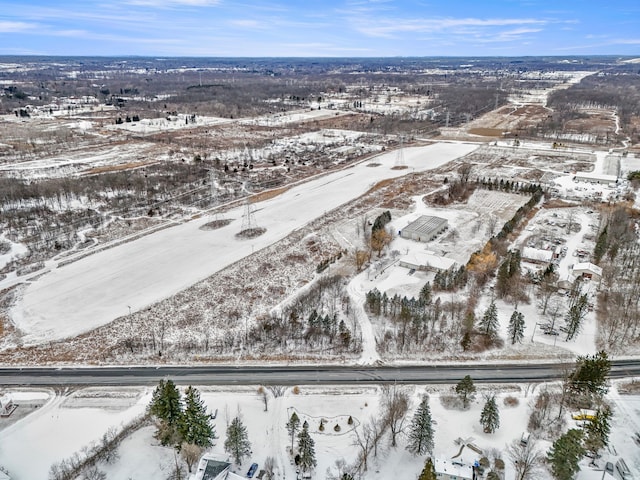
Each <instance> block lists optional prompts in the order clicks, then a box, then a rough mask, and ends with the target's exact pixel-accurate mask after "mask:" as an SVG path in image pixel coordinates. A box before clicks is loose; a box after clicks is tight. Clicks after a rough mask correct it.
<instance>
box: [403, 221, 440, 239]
mask: <svg viewBox="0 0 640 480" xmlns="http://www.w3.org/2000/svg"><path fill="white" fill-rule="evenodd" d="M448 226H449V222H448V221H447V219H446V218H440V217H433V216H431V215H422V216H420V217H418V218H417V219H416V220H414V221H413V222H411V223H410V224H409V225H407V226H406V227H404V228H403V229H402V230H401V231H400V236H401V237H402V238H406V239H409V240H415V241H417V242H431V241H433V240H435V238H436V237H437V236H438V235H440V234H441V233H443V232H444V231H445V230H446V229H447V228H448Z"/></svg>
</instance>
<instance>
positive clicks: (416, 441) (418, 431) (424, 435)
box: [407, 396, 433, 455]
mask: <svg viewBox="0 0 640 480" xmlns="http://www.w3.org/2000/svg"><path fill="white" fill-rule="evenodd" d="M407 450H409V451H410V452H411V453H413V454H414V455H424V454H425V453H429V454H431V452H433V420H432V419H431V410H430V408H429V397H426V396H425V397H424V398H423V399H422V401H421V402H420V405H418V408H417V409H416V413H415V414H414V415H413V420H412V421H411V425H410V426H409V443H408V444H407Z"/></svg>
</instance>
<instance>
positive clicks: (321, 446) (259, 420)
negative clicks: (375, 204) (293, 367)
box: [0, 385, 640, 480]
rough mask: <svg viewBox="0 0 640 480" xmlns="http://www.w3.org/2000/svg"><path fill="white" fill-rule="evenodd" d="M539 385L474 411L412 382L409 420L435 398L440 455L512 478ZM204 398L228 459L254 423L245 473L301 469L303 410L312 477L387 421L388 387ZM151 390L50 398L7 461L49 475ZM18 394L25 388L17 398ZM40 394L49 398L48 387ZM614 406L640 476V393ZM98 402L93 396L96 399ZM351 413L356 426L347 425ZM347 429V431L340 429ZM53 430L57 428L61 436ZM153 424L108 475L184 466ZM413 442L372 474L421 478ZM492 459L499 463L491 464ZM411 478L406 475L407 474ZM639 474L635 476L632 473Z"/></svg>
mask: <svg viewBox="0 0 640 480" xmlns="http://www.w3.org/2000/svg"><path fill="white" fill-rule="evenodd" d="M542 387H544V385H539V386H527V385H520V386H515V388H514V386H512V387H510V388H506V389H505V388H504V387H499V386H494V387H492V386H479V390H480V391H479V392H478V395H477V399H476V401H474V402H472V404H471V407H470V408H469V409H468V410H466V411H459V410H450V409H447V408H445V407H444V406H443V404H442V402H441V397H442V396H443V395H451V393H452V392H451V386H427V387H424V386H413V385H409V386H404V387H401V388H403V389H405V390H406V391H407V393H408V394H409V397H410V401H411V402H410V409H409V413H408V415H407V419H406V421H405V426H406V425H408V424H409V422H410V419H411V417H412V415H413V412H414V411H415V408H416V406H417V405H418V403H419V401H420V399H421V398H422V395H424V394H425V393H427V394H428V395H429V397H430V401H429V405H430V408H431V413H432V417H433V420H434V431H435V449H434V456H435V457H436V458H441V459H450V458H451V457H453V456H455V455H456V454H457V453H458V451H459V450H460V447H459V445H457V444H456V440H458V439H463V440H464V441H465V442H467V443H473V444H474V445H475V446H476V447H478V448H479V449H481V450H482V451H483V454H482V455H480V454H477V453H475V452H473V451H471V450H469V449H464V451H463V454H462V455H461V457H460V458H461V459H462V460H463V461H466V462H473V461H474V460H479V458H480V457H481V456H487V457H489V458H490V459H491V458H492V457H494V456H498V457H500V458H502V459H503V460H504V461H505V464H506V469H505V477H504V478H507V479H509V478H513V467H512V465H511V463H510V462H509V459H508V456H507V455H506V454H505V448H506V446H507V445H508V444H510V443H511V442H512V441H514V440H516V439H517V440H519V439H520V438H521V435H522V433H523V432H526V431H527V423H528V420H529V414H530V412H531V408H532V400H533V398H534V394H536V393H539V389H540V388H542ZM199 390H200V391H201V396H202V399H203V400H204V401H205V404H206V405H207V408H208V409H209V411H210V412H211V413H216V419H215V420H214V424H215V426H216V432H217V435H218V439H217V440H216V441H215V445H214V446H213V447H212V448H211V449H210V452H212V453H215V454H222V455H224V454H225V453H224V448H223V445H224V440H225V432H226V428H227V425H228V423H229V422H230V421H231V419H232V418H233V417H235V416H236V415H240V416H241V418H242V421H243V423H244V425H245V426H246V427H247V430H248V434H249V440H250V442H251V444H252V451H253V452H252V455H251V457H250V458H246V459H245V460H244V461H243V463H242V465H239V466H237V465H234V466H233V470H234V471H236V472H237V473H238V474H240V475H242V476H244V474H245V473H246V471H247V469H248V467H249V465H250V464H251V463H253V462H256V463H258V464H259V466H260V468H262V466H263V465H264V462H265V460H266V458H267V457H273V459H274V460H275V464H276V472H277V476H276V478H280V479H283V478H289V479H291V478H295V466H294V465H293V461H292V458H291V457H290V455H289V453H288V449H289V447H290V445H291V442H290V437H289V436H288V434H287V431H286V429H285V424H286V422H287V420H288V418H289V416H290V415H291V413H292V412H293V411H294V410H295V411H296V412H297V414H298V416H299V417H300V418H301V419H303V420H306V421H307V422H308V423H309V429H310V432H311V435H312V438H313V440H314V441H315V451H316V458H317V462H318V465H317V467H316V469H315V471H314V476H313V478H326V473H327V471H328V470H331V471H333V473H335V472H336V470H335V462H336V460H340V459H343V460H345V461H346V462H347V463H352V462H354V461H355V460H356V458H357V454H358V448H357V447H356V446H355V445H354V440H355V433H354V429H355V428H357V429H358V430H359V431H361V430H362V426H363V425H364V424H366V423H367V422H369V420H370V419H372V418H375V419H378V418H379V417H380V415H381V414H380V400H381V395H380V388H379V387H375V386H371V387H356V386H352V387H349V386H341V387H329V386H324V387H311V386H301V387H299V392H298V393H297V394H296V393H295V392H294V391H293V389H288V390H287V391H286V392H285V394H284V396H282V397H279V398H273V396H272V395H271V394H269V402H268V411H265V410H264V404H263V402H262V397H261V395H259V394H258V392H257V389H256V388H255V387H224V388H222V387H220V388H217V387H200V388H199ZM483 393H484V394H489V393H495V394H496V395H497V404H498V406H499V409H500V424H501V427H500V428H499V429H498V430H497V431H496V432H495V433H494V434H487V433H484V432H483V430H482V427H481V425H480V423H479V418H480V412H481V410H482V406H483V404H484V399H483ZM150 394H151V389H150V388H139V389H132V388H127V389H122V390H115V391H114V390H113V389H102V388H91V389H84V390H78V391H76V392H74V393H72V394H70V395H68V396H55V395H53V394H52V395H51V398H50V400H49V402H48V403H47V404H46V405H45V406H43V407H41V408H40V409H38V410H35V411H34V412H33V413H30V414H29V415H28V416H27V417H25V418H23V419H21V420H19V421H17V422H16V423H14V424H13V425H11V426H9V427H8V428H5V429H4V430H0V465H2V466H4V467H5V468H7V469H8V470H9V473H10V474H11V476H12V478H13V479H14V480H33V479H44V478H46V477H47V472H48V470H49V468H50V465H51V464H52V463H57V462H59V461H61V460H62V459H64V458H68V457H70V456H71V455H73V454H74V453H75V452H77V451H80V450H81V449H82V447H84V446H86V445H88V444H89V443H91V442H92V441H95V440H97V439H99V438H100V437H101V436H102V435H103V434H104V433H105V432H106V431H107V429H108V428H109V427H112V426H115V427H116V428H117V427H118V426H120V425H121V424H123V423H126V422H127V421H129V420H130V419H132V418H134V417H135V416H137V415H139V414H140V413H141V412H142V411H143V410H144V407H145V405H146V404H147V403H148V402H149V400H150ZM13 395H14V398H17V397H16V394H13ZM20 395H21V397H20V398H21V399H23V401H24V400H26V399H28V398H30V395H29V393H28V392H25V391H23V392H21V393H20ZM32 396H37V397H38V398H41V397H42V392H40V391H36V392H33V394H32ZM508 396H510V397H513V398H515V399H516V400H515V402H516V403H517V405H515V406H509V407H508V406H506V405H505V404H504V402H503V400H504V399H505V397H508ZM608 399H609V400H610V401H611V402H612V403H613V408H614V417H613V422H612V432H611V444H612V447H613V448H612V450H614V451H616V452H617V454H618V455H619V456H621V457H623V458H624V459H625V461H626V463H627V464H628V465H629V467H630V468H631V470H632V472H633V474H634V475H638V474H640V456H639V455H637V451H638V447H637V446H636V445H635V444H634V443H633V442H631V441H629V437H630V436H632V435H634V433H635V432H636V431H638V430H639V429H640V396H638V395H619V394H618V393H617V391H616V389H615V388H613V389H612V391H611V393H610V394H609V395H608ZM89 400H93V402H90V401H89ZM565 415H566V418H567V421H568V427H569V428H572V427H573V426H575V424H574V422H573V421H571V420H570V412H565ZM349 416H352V417H353V420H354V424H353V425H349V424H348V421H347V420H348V417H349ZM321 418H324V419H326V420H327V422H326V424H325V430H324V432H320V431H319V429H318V427H319V424H320V419H321ZM336 424H338V425H340V431H339V432H336V431H335V430H334V427H335V425H336ZM51 432H57V433H56V435H55V436H54V437H52V435H51ZM154 432H155V428H154V427H143V428H141V429H140V430H138V431H136V432H134V433H133V434H132V435H130V436H129V437H127V438H126V439H125V440H124V441H123V443H122V444H121V445H120V447H119V448H118V453H119V458H118V459H117V460H116V461H115V462H112V463H109V464H104V463H101V464H99V465H98V466H99V469H100V470H102V471H104V472H105V473H106V474H107V478H108V479H109V480H127V479H136V480H151V479H158V478H166V477H167V476H168V475H169V474H170V472H171V471H172V469H174V468H175V461H176V459H175V457H174V452H173V450H172V449H171V448H168V447H161V446H159V445H158V442H157V441H156V440H155V439H154V438H153V434H154ZM406 443H407V439H406V437H405V436H404V435H403V434H401V435H400V436H399V441H398V447H397V448H391V447H390V446H389V438H388V437H385V438H384V439H383V440H382V442H381V445H380V448H379V450H378V456H377V457H373V455H371V457H370V460H369V468H368V470H367V473H366V474H365V477H364V478H365V479H366V480H388V479H390V478H415V477H416V476H417V475H418V474H419V472H420V471H421V469H422V466H423V464H424V457H413V456H412V455H411V454H409V452H407V451H406V449H405V447H406ZM549 445H550V443H549V442H547V441H541V442H540V444H539V447H540V448H541V449H542V450H546V449H547V448H548V447H549ZM610 459H611V457H610V456H609V454H608V453H605V454H604V456H603V458H602V459H600V460H599V463H600V468H602V465H603V464H604V463H603V462H604V461H607V460H610ZM492 463H493V462H492ZM587 463H588V459H585V461H583V462H582V468H583V469H584V470H587V469H589V467H588V465H587ZM400 472H402V475H401V476H400V477H399V476H398V475H399V473H400ZM536 478H538V479H540V480H548V479H550V478H551V476H550V475H549V474H548V473H544V472H542V473H540V474H539V476H538V477H536ZM633 478H636V477H633Z"/></svg>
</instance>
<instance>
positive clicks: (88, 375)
mask: <svg viewBox="0 0 640 480" xmlns="http://www.w3.org/2000/svg"><path fill="white" fill-rule="evenodd" d="M572 367H573V365H572V364H559V363H527V364H514V363H509V364H506V363H505V364H484V365H463V364H455V365H444V364H438V365H422V366H416V365H406V366H404V365H403V366H378V367H374V366H263V367H257V366H237V367H234V366H194V367H188V366H158V367H86V368H84V367H69V368H48V367H34V368H0V385H2V386H19V385H22V386H54V385H86V386H90V385H150V384H155V383H157V382H158V381H159V380H160V379H162V378H171V379H173V380H174V381H175V382H177V383H180V384H193V385H309V384H358V383H361V384H362V383H373V384H376V383H392V382H398V383H413V384H425V383H436V384H437V383H457V382H458V381H459V380H460V379H461V378H463V377H464V376H465V375H470V376H471V378H473V380H474V381H475V382H485V383H487V382H488V383H514V382H544V381H552V380H557V379H559V378H561V377H562V376H563V374H564V372H566V371H567V370H568V369H571V368H572ZM636 376H640V360H618V361H614V362H612V368H611V377H612V378H623V377H636Z"/></svg>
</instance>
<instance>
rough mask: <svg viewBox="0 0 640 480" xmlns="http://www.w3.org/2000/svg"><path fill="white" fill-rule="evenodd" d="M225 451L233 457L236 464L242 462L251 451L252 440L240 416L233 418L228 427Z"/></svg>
mask: <svg viewBox="0 0 640 480" xmlns="http://www.w3.org/2000/svg"><path fill="white" fill-rule="evenodd" d="M224 451H225V452H227V453H228V454H229V455H231V456H232V457H233V461H234V462H235V463H236V465H240V464H241V463H242V459H243V458H244V457H246V456H248V455H249V454H250V453H251V442H249V436H248V435H247V427H245V426H244V425H243V424H242V420H240V417H235V418H234V419H233V420H231V423H230V424H229V427H227V439H226V440H225V441H224Z"/></svg>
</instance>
